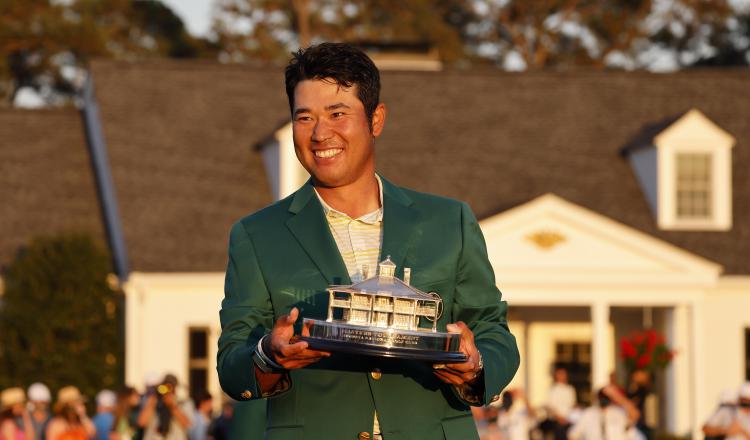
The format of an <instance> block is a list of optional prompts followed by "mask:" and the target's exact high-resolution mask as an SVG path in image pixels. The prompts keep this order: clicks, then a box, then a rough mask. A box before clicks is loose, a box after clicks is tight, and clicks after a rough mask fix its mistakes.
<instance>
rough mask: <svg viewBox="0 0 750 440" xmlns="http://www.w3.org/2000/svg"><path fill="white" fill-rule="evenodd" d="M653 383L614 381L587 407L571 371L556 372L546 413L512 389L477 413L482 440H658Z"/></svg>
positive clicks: (645, 378) (634, 378) (638, 375)
mask: <svg viewBox="0 0 750 440" xmlns="http://www.w3.org/2000/svg"><path fill="white" fill-rule="evenodd" d="M650 380H651V379H650V375H649V374H648V373H647V372H645V371H640V370H639V371H635V372H633V374H632V375H631V376H630V378H629V383H628V385H627V386H626V387H625V388H623V387H620V386H619V385H617V384H616V383H615V381H614V380H612V381H611V383H610V384H608V385H607V386H605V387H603V388H601V389H599V390H598V391H597V392H596V393H595V395H594V396H593V399H592V400H593V402H592V404H591V405H590V406H588V407H582V406H580V405H578V402H579V399H578V398H577V396H576V390H575V389H574V387H573V386H572V385H571V384H570V383H569V382H568V372H567V370H566V369H565V368H562V367H556V368H555V369H554V372H553V384H552V386H551V387H550V389H549V391H548V393H547V399H546V402H545V404H544V405H543V406H542V407H540V408H538V409H534V408H532V407H531V405H529V403H528V401H527V400H526V397H525V393H524V392H523V390H522V389H518V388H516V389H509V390H506V391H505V392H504V393H503V398H502V399H501V400H500V401H499V402H498V404H497V406H490V407H487V408H480V409H477V410H476V411H475V419H476V420H477V424H478V426H479V427H480V433H481V434H482V439H483V440H529V439H535V440H536V439H539V440H648V439H651V438H653V432H652V429H651V427H650V425H649V424H648V423H646V410H645V407H646V401H647V397H648V396H649V394H650ZM748 440H750V439H748Z"/></svg>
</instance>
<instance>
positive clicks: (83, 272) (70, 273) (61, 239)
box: [0, 234, 121, 396]
mask: <svg viewBox="0 0 750 440" xmlns="http://www.w3.org/2000/svg"><path fill="white" fill-rule="evenodd" d="M109 272H110V261H109V258H108V256H107V254H106V253H104V252H102V251H101V250H100V249H99V248H98V247H97V246H96V245H95V244H94V243H93V241H92V239H91V238H89V237H88V236H87V235H82V234H67V235H59V236H54V237H40V238H36V239H34V240H33V241H32V242H31V244H30V245H29V246H28V247H26V248H24V249H22V250H21V251H20V252H19V254H18V255H17V257H16V258H15V260H14V261H13V262H12V263H11V264H10V266H9V267H7V268H6V270H5V273H4V275H3V279H4V283H5V292H4V294H3V296H2V297H0V300H2V303H0V388H5V387H8V386H18V385H21V386H28V385H29V384H31V383H32V382H36V381H43V382H45V383H46V384H47V385H48V386H50V388H51V389H53V390H55V389H59V388H60V387H62V386H65V385H71V384H72V385H76V386H78V387H79V388H80V389H81V391H82V392H83V393H84V394H86V395H88V396H93V395H94V394H95V393H96V392H97V391H98V390H99V389H102V388H113V387H115V386H116V385H118V384H119V383H120V377H121V372H120V354H121V345H120V344H121V342H120V338H119V336H118V334H119V332H120V319H119V316H118V315H119V310H118V309H119V307H118V301H119V298H118V295H117V293H116V292H115V291H114V290H112V289H111V288H110V287H109V285H108V283H107V276H108V274H109Z"/></svg>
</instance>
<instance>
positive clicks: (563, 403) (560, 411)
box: [547, 382, 576, 419]
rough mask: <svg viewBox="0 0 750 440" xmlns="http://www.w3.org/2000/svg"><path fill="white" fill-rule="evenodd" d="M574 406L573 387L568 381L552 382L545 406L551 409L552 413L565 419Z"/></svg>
mask: <svg viewBox="0 0 750 440" xmlns="http://www.w3.org/2000/svg"><path fill="white" fill-rule="evenodd" d="M575 406H576V390H575V388H573V386H572V385H571V384H568V383H559V382H555V383H553V384H552V387H551V388H550V389H549V394H548V395H547V408H549V410H550V411H552V415H553V416H556V417H557V416H559V417H564V418H566V419H567V418H568V416H569V415H570V412H571V411H573V408H574V407H575Z"/></svg>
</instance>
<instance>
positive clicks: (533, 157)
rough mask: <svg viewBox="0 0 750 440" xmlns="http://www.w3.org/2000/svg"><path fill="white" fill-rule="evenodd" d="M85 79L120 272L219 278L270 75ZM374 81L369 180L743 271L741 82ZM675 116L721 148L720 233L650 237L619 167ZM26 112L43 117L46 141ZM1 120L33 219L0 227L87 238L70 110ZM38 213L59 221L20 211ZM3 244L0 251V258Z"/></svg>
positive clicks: (266, 117)
mask: <svg viewBox="0 0 750 440" xmlns="http://www.w3.org/2000/svg"><path fill="white" fill-rule="evenodd" d="M92 72H93V76H94V81H95V86H96V94H97V100H98V102H99V106H100V112H101V117H102V123H103V131H104V136H105V139H106V142H107V144H108V148H109V158H110V163H111V166H112V174H113V179H114V183H115V188H116V193H117V198H118V202H119V210H120V214H121V216H122V224H123V229H124V234H125V241H126V245H127V248H128V253H129V257H130V261H131V267H132V269H133V270H138V271H218V270H223V269H224V267H225V264H226V243H227V236H228V231H229V228H230V226H231V224H232V223H233V222H234V221H236V220H237V219H239V218H241V217H242V216H244V215H246V214H248V213H250V212H253V211H255V210H257V209H259V208H261V207H262V206H264V205H266V204H268V203H270V202H271V195H270V190H269V187H268V183H267V179H266V174H265V171H264V169H263V165H262V159H261V156H260V152H258V151H257V150H256V149H254V148H253V146H254V145H257V144H258V143H260V142H261V141H262V140H263V139H265V138H267V136H268V135H269V133H271V132H272V131H273V129H274V128H275V127H278V125H279V123H281V122H283V121H286V120H288V118H289V111H288V108H287V102H286V96H285V95H284V87H283V74H282V68H281V67H279V66H276V67H241V66H232V65H221V64H218V63H209V62H200V61H198V62H196V61H150V62H140V63H124V62H112V61H100V62H95V63H93V66H92ZM382 79H383V88H382V90H383V92H382V100H383V101H384V102H385V103H386V104H387V106H388V120H387V123H386V128H385V131H384V134H383V135H382V137H381V138H379V139H378V142H377V147H376V148H377V158H378V159H377V160H378V168H379V172H380V173H381V174H382V175H383V176H385V177H387V178H389V179H391V180H393V181H394V182H396V183H398V184H399V185H403V186H407V187H410V188H414V189H417V190H421V191H427V192H432V193H436V194H441V195H445V196H449V197H453V198H457V199H461V200H465V201H467V202H468V203H469V204H470V205H471V207H472V208H473V209H474V211H475V213H476V214H477V216H478V217H479V218H480V219H481V218H487V217H490V216H492V215H494V214H496V213H499V212H502V211H504V210H507V209H509V208H512V207H514V206H518V205H521V204H523V203H525V202H527V201H529V200H531V199H533V198H535V197H537V196H539V195H542V194H545V193H549V192H551V193H555V194H557V195H559V196H561V197H563V198H565V199H567V200H569V201H571V202H573V203H576V204H579V205H582V206H584V207H587V208H589V209H592V210H594V211H597V212H599V213H601V214H603V215H606V216H608V217H610V218H612V219H615V220H617V221H620V222H622V223H624V224H626V225H628V226H631V227H633V228H636V229H638V230H640V231H643V232H645V233H648V234H651V235H653V236H655V237H658V238H661V239H664V240H666V241H668V242H671V243H673V244H675V245H677V246H679V247H682V248H684V249H685V250H687V251H690V252H693V253H695V254H697V255H700V256H703V257H705V258H708V259H710V260H713V261H715V262H717V263H720V264H722V265H723V266H724V268H725V272H726V273H730V274H750V218H749V216H750V173H748V172H746V170H747V169H748V168H750V122H747V121H748V119H747V117H748V115H750V88H748V87H747V84H748V83H750V70H747V69H742V70H730V69H724V70H696V71H688V72H680V73H675V74H649V73H626V72H598V71H578V72H570V73H555V72H540V73H521V74H511V73H502V72H498V71H496V70H481V71H451V70H446V71H442V72H403V71H400V72H392V71H385V72H383V73H382ZM691 108H697V109H698V110H700V111H701V112H703V113H704V114H706V116H707V117H709V118H710V119H711V120H712V121H714V122H715V123H716V124H717V125H719V126H720V127H722V128H723V129H724V130H726V131H728V132H729V133H730V134H732V135H733V136H734V137H735V138H736V139H737V143H736V145H735V148H733V150H732V155H733V177H732V179H733V182H732V184H733V228H732V230H731V231H728V232H690V231H661V230H659V229H658V228H657V227H656V220H655V219H654V217H653V216H652V214H651V211H650V209H649V207H648V204H647V202H646V197H645V196H644V194H643V193H642V192H641V189H640V186H639V185H638V182H637V180H636V177H635V175H634V174H633V171H632V169H631V167H630V165H629V163H628V161H627V160H626V159H625V158H624V157H623V156H622V154H621V150H623V149H624V148H626V147H628V146H633V145H635V144H637V143H638V142H637V141H638V139H639V137H642V136H652V135H653V130H654V128H655V127H656V128H658V127H663V126H664V125H665V124H667V125H668V122H669V121H670V120H672V118H674V117H675V116H678V115H681V114H684V112H686V111H688V110H690V109H691ZM34 115H38V116H34ZM37 117H39V118H51V122H50V123H49V124H43V125H44V126H45V127H48V128H44V129H39V122H38V120H36V119H34V118H37ZM9 118H10V119H9ZM32 119H33V121H32ZM0 121H2V123H0V135H3V138H4V139H11V140H14V141H12V142H16V143H18V145H22V144H23V145H26V144H28V145H31V146H30V147H26V146H24V147H23V150H21V149H20V148H19V150H18V151H17V150H14V149H8V148H4V149H2V150H0V155H2V157H0V166H2V167H3V168H2V169H3V171H2V174H3V176H2V177H0V179H2V182H3V186H2V189H0V192H1V193H2V194H3V195H5V193H6V191H7V193H8V194H11V195H12V196H13V197H15V199H12V200H14V202H13V203H16V204H17V203H19V202H17V201H16V200H20V201H22V203H25V205H23V206H28V207H35V208H33V209H32V208H28V209H26V208H24V209H23V210H21V211H23V213H22V214H18V215H15V214H13V215H10V216H9V215H5V214H4V215H2V216H0V224H2V225H3V226H6V225H7V226H6V227H7V228H10V229H4V230H13V231H32V230H34V229H38V230H44V229H45V225H44V224H42V225H39V224H37V223H35V222H42V223H43V222H46V221H52V222H61V223H63V224H64V225H69V224H72V225H74V226H81V227H91V228H93V229H94V230H96V231H98V232H97V233H101V230H102V227H101V222H100V220H99V214H98V208H97V207H96V200H95V193H94V190H93V188H92V187H91V186H90V185H93V184H92V182H93V180H92V177H91V173H90V171H89V169H90V167H89V164H88V162H87V157H86V156H85V154H84V152H85V150H84V144H83V143H82V142H83V128H82V126H81V122H80V119H79V117H78V115H77V113H75V112H72V111H64V112H34V113H32V112H19V111H2V112H0ZM6 121H7V122H6ZM24 124H25V125H24ZM17 127H27V128H26V129H18V128H17ZM66 139H71V142H67V141H66ZM73 139H75V142H73V141H72V140H73ZM51 140H54V142H52V141H51ZM67 144H70V145H73V144H75V145H79V144H80V151H79V152H80V156H78V155H72V156H70V155H59V156H54V157H55V159H54V160H47V161H30V160H28V158H29V155H28V152H29V151H30V152H32V153H31V157H34V158H36V157H41V156H44V155H45V154H47V153H46V150H49V149H52V150H54V151H55V152H59V151H62V150H60V149H61V148H63V147H61V145H67ZM68 148H72V147H68ZM76 154H78V153H76ZM48 157H49V156H44V158H48ZM9 164H13V165H12V166H8V165H9ZM60 164H66V165H65V169H68V167H72V166H73V164H75V165H76V166H77V167H80V168H78V169H79V170H81V171H80V172H78V173H77V174H76V175H75V176H73V175H71V174H65V173H61V174H60V175H59V176H60V177H59V179H61V182H64V184H62V183H56V184H54V185H47V184H46V183H47V182H39V181H38V180H39V179H36V181H34V179H25V177H24V176H30V175H36V176H49V175H52V174H54V173H60V168H61V167H60ZM71 169H72V168H71ZM24 170H27V171H24ZM82 170H85V171H82ZM85 176H88V177H85ZM66 179H67V180H66ZM82 179H83V180H82ZM86 179H89V180H86ZM6 182H10V184H6ZM51 182H56V181H54V180H53V181H51ZM24 185H25V186H24ZM66 185H67V186H66ZM76 185H78V186H76ZM22 187H23V188H27V189H26V190H24V191H26V192H24V191H16V190H15V188H22ZM75 188H78V189H75ZM50 191H52V192H50ZM14 192H17V193H18V194H15V195H13V193H14ZM37 192H39V193H40V194H37ZM60 192H65V194H72V195H71V196H60V195H58V194H59V193H60ZM24 200H25V201H24ZM34 201H36V204H35V203H34ZM13 203H12V204H11V207H12V206H13ZM5 205H6V206H5V207H4V208H3V209H6V210H8V209H9V208H7V204H5ZM17 206H20V205H17ZM50 207H51V208H50ZM10 209H11V210H12V208H10ZM47 211H56V212H60V213H62V212H64V213H67V212H70V214H69V215H68V214H65V215H61V216H59V217H56V218H54V219H50V218H45V217H43V216H41V215H36V213H37V212H39V213H43V212H47ZM19 212H20V211H19ZM14 215H15V217H14ZM30 217H37V218H40V219H41V220H27V219H28V218H30ZM64 218H68V220H63V219H64ZM87 225H88V226H87ZM23 234H24V232H22V233H21V234H20V235H23ZM27 235H28V234H27ZM14 240H15V239H14ZM22 241H23V240H21V239H18V240H15V241H13V242H12V243H21V242H22ZM13 246H14V245H12V244H10V242H9V241H8V240H5V241H3V244H2V249H0V252H4V254H0V257H2V258H5V255H7V253H8V250H7V249H11V248H13Z"/></svg>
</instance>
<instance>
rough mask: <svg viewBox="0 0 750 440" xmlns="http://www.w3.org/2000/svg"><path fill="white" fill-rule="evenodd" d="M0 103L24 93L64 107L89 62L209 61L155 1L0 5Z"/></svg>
mask: <svg viewBox="0 0 750 440" xmlns="http://www.w3.org/2000/svg"><path fill="white" fill-rule="evenodd" d="M0 55H1V56H0V96H4V97H5V98H9V99H10V101H11V102H12V101H13V99H14V96H15V93H16V92H18V91H19V90H20V89H22V88H24V87H28V88H29V89H33V90H35V91H36V92H37V93H39V95H40V96H41V97H42V98H43V99H44V100H45V101H46V102H47V104H52V105H54V104H64V103H66V102H68V101H69V100H70V98H71V97H74V96H76V95H77V94H78V93H79V91H80V88H81V87H82V85H83V81H84V77H85V67H86V64H87V63H88V61H89V60H90V59H92V58H95V57H102V58H115V59H137V58H146V57H165V56H168V57H182V58H184V57H196V56H215V50H214V46H213V45H212V44H210V43H209V42H207V41H205V40H200V39H197V38H194V37H192V36H190V35H189V34H188V33H187V31H186V30H185V26H184V24H183V23H182V21H181V20H180V18H179V17H177V16H176V15H175V14H174V13H173V12H172V10H171V9H169V8H168V7H167V6H165V5H163V4H162V3H161V2H160V1H157V0H73V1H70V2H60V1H51V0H4V1H3V2H0Z"/></svg>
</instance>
